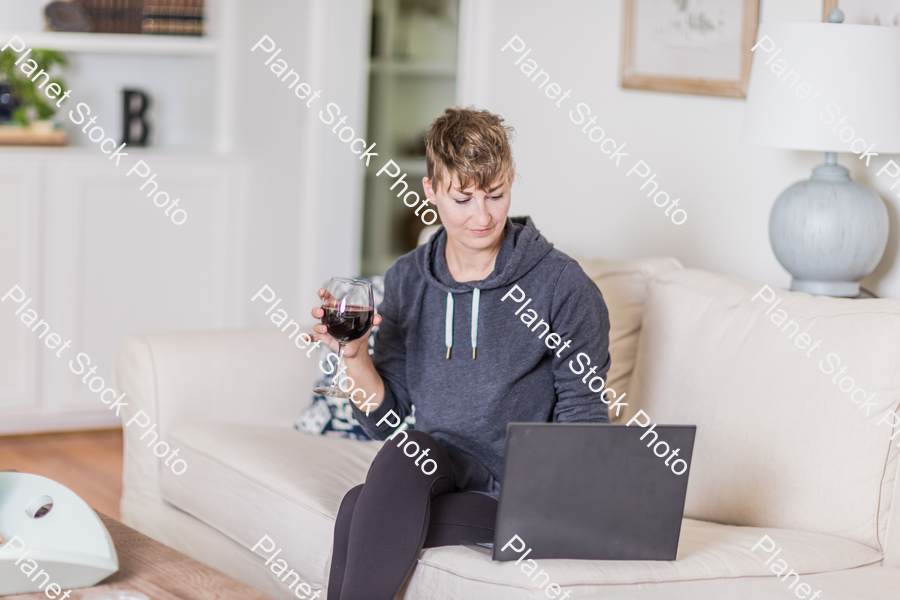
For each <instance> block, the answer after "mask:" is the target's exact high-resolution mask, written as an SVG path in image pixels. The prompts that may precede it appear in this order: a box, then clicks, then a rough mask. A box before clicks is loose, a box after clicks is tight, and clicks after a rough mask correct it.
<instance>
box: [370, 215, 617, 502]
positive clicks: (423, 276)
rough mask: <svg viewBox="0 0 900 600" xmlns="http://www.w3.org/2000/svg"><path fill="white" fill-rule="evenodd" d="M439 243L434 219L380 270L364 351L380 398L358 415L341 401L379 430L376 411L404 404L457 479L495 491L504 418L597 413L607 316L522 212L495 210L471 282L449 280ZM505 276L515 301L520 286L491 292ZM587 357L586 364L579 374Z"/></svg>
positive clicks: (602, 412)
mask: <svg viewBox="0 0 900 600" xmlns="http://www.w3.org/2000/svg"><path fill="white" fill-rule="evenodd" d="M446 246H447V232H446V231H445V230H444V228H443V227H442V228H440V229H439V230H438V232H437V233H435V234H434V236H432V238H431V240H430V241H429V242H428V243H427V244H425V245H423V246H420V247H419V248H417V249H416V250H414V251H412V252H410V253H409V254H406V255H404V256H402V257H401V258H400V259H398V260H397V262H395V263H394V264H393V265H392V266H391V268H390V269H388V271H387V273H386V274H385V279H384V301H383V302H382V303H381V305H379V307H378V313H379V314H380V315H381V317H382V319H383V321H382V323H381V326H380V327H379V331H378V334H377V335H376V337H375V353H374V356H373V362H374V364H375V368H376V370H377V371H378V373H379V374H380V375H381V377H382V379H383V380H384V388H385V389H384V398H382V402H381V405H380V406H379V407H378V409H377V410H374V411H371V412H370V414H369V416H368V417H366V416H365V413H364V412H362V411H360V410H359V409H358V408H356V406H354V407H353V410H354V414H355V416H356V418H357V420H358V421H359V422H360V424H361V425H362V427H363V429H365V430H366V431H367V432H368V433H369V435H371V436H372V437H373V438H374V439H378V440H383V439H385V438H386V437H387V436H388V435H390V434H391V433H392V429H391V428H390V427H389V424H388V423H387V422H385V423H382V425H381V426H380V427H377V426H376V423H377V422H378V420H379V419H381V417H383V416H384V415H385V414H387V412H388V411H389V410H393V411H394V412H395V413H396V414H398V415H399V416H400V417H401V418H404V417H406V416H407V415H408V414H409V413H410V410H411V406H412V405H413V404H415V406H416V429H418V430H421V431H423V432H425V433H427V434H429V435H431V436H432V437H434V438H435V439H436V440H438V441H439V442H440V443H441V445H442V446H443V447H444V448H445V449H446V450H447V453H448V454H449V456H450V459H451V460H452V461H453V465H454V468H455V470H456V475H457V485H459V487H460V488H461V489H462V490H473V491H481V492H486V493H488V494H489V495H491V496H494V497H497V496H498V494H499V492H500V480H501V478H502V476H503V458H504V451H505V443H506V425H507V423H511V422H537V423H545V422H550V421H555V422H566V423H573V422H597V423H608V422H609V417H608V413H607V407H606V405H605V404H604V403H603V402H602V401H601V399H600V393H599V390H600V389H601V388H602V381H605V376H606V372H607V371H608V370H609V366H610V358H609V353H608V346H609V315H608V313H607V310H606V304H605V303H604V301H603V296H602V295H601V294H600V290H598V289H597V286H596V285H595V284H594V282H593V281H591V280H590V278H589V277H588V276H587V275H586V274H585V273H584V271H583V270H582V269H581V267H580V266H579V265H578V263H577V262H575V260H573V259H572V258H570V257H568V256H566V255H565V254H563V253H562V252H560V251H559V250H555V249H554V248H553V245H552V244H551V243H550V242H548V241H547V240H546V238H544V236H542V235H541V234H540V232H539V231H538V230H537V229H536V228H535V226H534V224H533V223H532V221H531V218H530V217H514V218H511V219H507V221H506V239H505V240H504V242H503V245H502V246H501V248H500V252H499V253H498V255H497V259H496V262H495V266H494V270H493V272H491V274H490V275H488V277H487V278H486V279H484V280H482V281H470V282H457V281H454V279H453V277H452V276H451V275H450V271H449V270H448V268H447V261H446V258H445V256H444V249H445V248H446ZM514 286H518V287H519V290H522V291H523V292H524V299H523V300H521V301H520V302H516V300H519V299H521V298H523V295H522V294H521V293H520V292H519V291H514V293H513V294H511V295H509V296H507V297H506V299H505V300H503V297H504V296H505V295H507V294H508V293H509V292H510V290H514ZM528 298H530V299H531V302H528V303H527V299H528ZM526 303H527V306H525V305H526ZM520 308H521V309H522V310H521V311H519V314H518V315H517V314H516V311H517V310H519V309H520ZM530 311H534V312H530ZM534 313H536V315H537V319H535V318H534ZM473 315H474V317H473ZM539 320H544V321H546V322H549V324H550V327H549V332H548V331H547V328H546V325H540V326H538V325H539ZM526 323H531V326H530V327H529V325H528V324H526ZM532 329H534V331H533V330H532ZM550 333H556V334H558V336H559V338H561V340H562V341H561V342H558V340H556V339H553V340H552V341H551V344H550V345H553V344H554V343H556V345H557V346H558V347H557V348H556V349H553V350H551V349H550V347H548V344H547V343H546V341H547V337H548V336H549V334H550ZM539 336H540V337H539ZM566 341H571V344H570V345H568V346H566V347H563V346H564V344H565V342H566ZM448 348H449V349H450V350H449V354H450V357H449V358H447V355H448ZM473 349H477V352H474V353H473ZM579 353H584V355H586V357H587V359H589V360H590V362H589V363H586V362H585V361H586V357H585V356H580V354H579ZM473 354H474V358H473ZM576 357H577V358H576ZM585 365H588V366H587V368H585ZM591 366H593V367H596V371H595V372H594V374H593V375H590V376H587V375H584V374H586V373H587V372H588V370H587V369H589V368H590V367H591ZM598 376H599V377H603V378H604V379H603V380H601V381H595V382H594V388H593V389H595V390H598V391H597V392H592V391H591V390H590V389H589V388H588V384H589V383H590V382H591V381H593V379H591V378H595V377H598Z"/></svg>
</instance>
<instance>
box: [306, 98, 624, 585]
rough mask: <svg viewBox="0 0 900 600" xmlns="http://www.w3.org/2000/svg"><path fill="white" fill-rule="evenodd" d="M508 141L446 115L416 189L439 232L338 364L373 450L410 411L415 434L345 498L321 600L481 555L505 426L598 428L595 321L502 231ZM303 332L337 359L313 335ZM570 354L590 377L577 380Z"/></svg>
mask: <svg viewBox="0 0 900 600" xmlns="http://www.w3.org/2000/svg"><path fill="white" fill-rule="evenodd" d="M511 132H512V129H511V128H508V127H505V126H504V125H503V119H502V118H500V117H499V116H497V115H494V114H492V113H490V112H487V111H476V110H472V109H459V108H454V109H447V110H446V111H445V112H444V114H443V115H442V116H440V117H438V119H436V120H435V121H434V123H432V125H431V127H430V128H429V130H428V133H427V135H426V162H427V167H428V176H427V177H425V178H424V179H423V185H424V189H425V194H426V196H427V197H428V200H429V202H430V203H431V204H433V205H434V206H435V207H436V208H437V210H438V212H439V214H440V217H441V222H442V223H443V227H442V228H441V229H439V230H438V231H437V233H435V235H434V236H433V237H432V238H431V240H430V241H429V242H428V243H427V244H425V245H423V246H421V247H419V248H417V249H416V250H414V251H413V252H410V253H409V254H407V255H405V256H403V257H401V258H400V259H398V260H397V262H396V263H394V265H393V266H391V268H390V269H388V271H387V273H386V275H385V280H384V287H385V289H384V301H383V302H382V303H381V305H380V306H379V307H378V310H379V314H378V315H376V316H375V319H374V324H375V325H378V324H380V325H381V327H380V329H379V332H378V335H377V336H376V339H375V353H374V356H373V357H371V358H370V356H369V353H368V352H367V351H366V349H367V348H368V335H366V336H365V337H363V338H362V339H360V340H357V341H355V342H351V343H350V344H348V345H347V347H346V348H345V351H344V357H345V359H346V364H347V374H348V375H349V376H350V377H352V378H353V380H354V381H355V382H356V385H357V386H358V387H361V388H363V389H366V390H376V393H375V400H374V401H373V402H371V403H370V404H369V407H368V409H367V411H362V410H360V409H359V408H358V407H354V413H355V416H356V418H357V420H358V421H359V422H360V424H361V425H362V427H363V428H364V429H365V430H366V431H367V432H368V433H369V434H370V435H371V436H372V437H373V438H375V439H381V440H383V439H385V438H387V437H388V436H389V435H390V434H391V433H392V429H393V427H396V425H397V424H398V423H399V422H400V420H401V419H403V418H405V417H406V416H407V415H408V414H409V413H410V411H411V406H412V405H413V404H415V406H416V427H415V431H410V432H402V433H400V434H395V435H396V437H397V438H398V439H397V440H394V439H391V440H390V441H389V442H388V443H386V444H385V445H384V446H383V447H382V449H381V451H380V452H379V454H378V456H376V458H375V460H374V461H373V463H372V466H371V467H370V469H369V473H368V475H367V477H366V482H365V484H363V485H359V486H357V487H355V488H353V489H351V490H350V491H349V492H348V493H347V495H346V496H345V497H344V500H343V502H342V504H341V507H340V510H339V512H338V516H337V521H336V523H335V535H334V552H333V556H332V565H331V574H330V579H329V584H328V596H327V597H328V599H329V600H389V599H391V598H393V597H394V596H395V594H396V593H397V591H398V590H399V589H400V587H401V586H402V585H403V583H404V581H405V580H406V578H407V577H408V576H409V574H410V572H411V571H412V568H413V566H414V565H415V561H416V558H417V556H418V554H419V551H420V550H421V549H422V548H423V547H426V548H429V547H435V546H445V545H455V544H458V543H461V542H470V543H472V542H474V543H478V542H490V541H492V540H493V529H494V519H495V516H496V510H497V498H498V496H499V492H500V483H501V482H500V478H501V477H502V473H503V459H504V444H505V436H506V425H507V423H510V422H513V421H517V422H523V421H525V422H549V421H554V422H601V423H608V422H609V418H608V415H607V408H606V405H605V404H604V402H603V401H601V393H600V392H599V391H591V390H592V389H596V390H600V389H602V387H603V385H602V383H603V381H604V380H603V379H602V377H604V376H605V375H606V372H607V371H608V370H609V365H610V359H609V354H608V341H609V317H608V314H607V310H606V305H605V304H604V302H603V297H602V296H601V294H600V291H599V290H598V289H597V286H596V285H594V283H593V282H592V281H591V280H590V279H589V278H588V277H587V275H585V273H584V271H582V269H581V268H580V267H579V266H578V264H577V263H576V262H575V261H574V260H573V259H571V258H569V257H568V256H566V255H565V254H563V253H562V252H559V251H558V250H554V249H553V246H552V244H550V243H549V242H548V241H547V240H546V239H545V238H544V237H543V236H542V235H541V234H540V233H539V232H538V230H537V229H536V228H535V227H534V224H533V223H532V222H531V219H530V218H528V217H524V218H522V217H517V218H512V219H510V218H508V217H507V213H508V212H509V205H510V200H511V186H512V182H513V178H514V175H515V170H514V164H513V159H512V150H511V148H510V143H509V135H510V134H511ZM324 294H325V290H324V289H322V290H319V296H320V297H323V296H324ZM526 296H527V298H528V300H525V297H526ZM322 314H323V311H322V309H321V308H315V309H313V311H312V315H313V317H315V318H316V319H320V318H321V317H322ZM315 332H316V333H315V334H314V335H313V337H314V338H315V339H316V340H321V341H322V342H323V343H325V344H327V345H328V346H329V347H330V348H331V349H332V350H334V351H337V349H338V344H337V341H335V340H334V339H333V338H331V336H329V335H328V333H327V328H326V327H325V326H324V325H317V326H316V327H315ZM577 353H584V354H585V355H586V357H589V358H588V364H590V359H591V358H593V359H596V360H597V361H598V362H596V363H595V364H594V366H593V367H592V368H591V370H590V372H589V373H588V374H587V375H585V376H584V378H582V376H581V374H582V373H584V372H585V370H586V369H585V366H584V365H583V363H582V360H584V358H585V357H579V360H578V361H577V362H576V361H574V360H572V359H573V358H574V357H575V356H576V354H577ZM588 377H593V378H597V377H599V378H601V379H600V381H601V385H600V388H595V387H594V386H593V385H592V386H591V388H588V385H587V383H586V381H587V379H588ZM579 380H580V381H579ZM592 381H593V379H592ZM375 403H377V408H375V409H372V408H371V406H372V404H375ZM366 412H368V415H367V414H366ZM409 442H414V444H410V443H409ZM413 445H415V448H416V452H415V453H414V454H412V456H409V455H408V454H405V453H404V449H406V450H407V452H408V451H409V449H410V448H412V446H413ZM424 457H427V458H425V460H423V458H424ZM432 460H433V461H434V462H426V461H432ZM426 464H427V466H426Z"/></svg>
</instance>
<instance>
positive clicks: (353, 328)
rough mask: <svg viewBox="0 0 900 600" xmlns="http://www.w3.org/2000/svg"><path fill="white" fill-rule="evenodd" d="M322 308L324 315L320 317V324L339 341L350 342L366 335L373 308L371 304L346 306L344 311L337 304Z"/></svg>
mask: <svg viewBox="0 0 900 600" xmlns="http://www.w3.org/2000/svg"><path fill="white" fill-rule="evenodd" d="M322 309H323V310H324V311H325V315H324V316H323V317H322V325H325V326H326V327H328V334H329V335H330V336H331V337H333V338H334V339H336V340H337V341H339V342H344V343H347V342H352V341H353V340H358V339H359V338H361V337H362V336H364V335H366V332H367V331H368V330H369V326H370V325H371V324H372V318H373V317H374V316H375V309H374V308H372V307H371V306H354V305H349V306H347V307H346V308H345V309H344V311H343V312H342V311H341V310H340V307H339V306H332V307H326V306H323V307H322Z"/></svg>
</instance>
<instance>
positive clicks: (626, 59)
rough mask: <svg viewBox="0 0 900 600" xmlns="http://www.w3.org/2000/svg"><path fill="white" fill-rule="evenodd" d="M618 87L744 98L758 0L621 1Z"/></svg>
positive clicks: (757, 11)
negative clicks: (622, 17) (621, 30)
mask: <svg viewBox="0 0 900 600" xmlns="http://www.w3.org/2000/svg"><path fill="white" fill-rule="evenodd" d="M624 20H625V22H624V35H623V36H622V37H623V45H624V47H623V51H622V87H623V88H630V89H637V90H652V91H655V92H678V93H682V94H700V95H705V96H727V97H732V98H746V97H747V82H748V81H749V79H750V65H751V62H752V56H751V52H750V48H752V47H753V44H754V42H755V40H756V27H757V24H758V21H759V0H625V19H624Z"/></svg>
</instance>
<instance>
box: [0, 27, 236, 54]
mask: <svg viewBox="0 0 900 600" xmlns="http://www.w3.org/2000/svg"><path fill="white" fill-rule="evenodd" d="M13 35H18V36H19V37H20V38H21V39H22V40H24V41H25V44H26V45H27V47H29V48H44V49H47V50H57V51H59V52H80V53H90V54H123V55H134V54H149V55H157V56H214V55H215V54H216V52H217V51H218V49H219V45H218V43H217V41H216V40H215V39H213V38H211V37H208V36H198V37H193V36H182V35H139V34H131V33H62V32H56V31H37V32H17V31H6V32H0V40H3V43H4V44H5V43H6V41H7V40H10V39H11V38H12V36H13Z"/></svg>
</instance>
